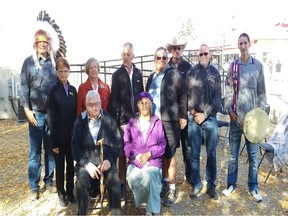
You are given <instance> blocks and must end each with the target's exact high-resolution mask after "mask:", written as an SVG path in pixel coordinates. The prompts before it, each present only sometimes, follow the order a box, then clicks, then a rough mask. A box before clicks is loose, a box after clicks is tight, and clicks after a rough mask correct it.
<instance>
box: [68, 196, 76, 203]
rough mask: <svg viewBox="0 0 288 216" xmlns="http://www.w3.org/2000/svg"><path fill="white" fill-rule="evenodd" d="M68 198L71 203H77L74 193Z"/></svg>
mask: <svg viewBox="0 0 288 216" xmlns="http://www.w3.org/2000/svg"><path fill="white" fill-rule="evenodd" d="M67 200H68V201H69V202H70V203H75V202H76V199H75V196H74V195H73V194H71V195H67Z"/></svg>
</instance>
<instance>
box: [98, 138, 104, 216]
mask: <svg viewBox="0 0 288 216" xmlns="http://www.w3.org/2000/svg"><path fill="white" fill-rule="evenodd" d="M103 144H104V138H102V139H100V140H98V141H97V142H96V145H99V146H100V171H101V175H100V204H101V215H103V200H104V175H103V169H102V167H101V166H102V165H103V161H104V152H103Z"/></svg>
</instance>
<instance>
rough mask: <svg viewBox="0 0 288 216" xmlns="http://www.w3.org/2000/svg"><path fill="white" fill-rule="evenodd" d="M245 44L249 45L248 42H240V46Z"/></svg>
mask: <svg viewBox="0 0 288 216" xmlns="http://www.w3.org/2000/svg"><path fill="white" fill-rule="evenodd" d="M243 44H245V45H247V44H248V41H244V42H240V43H239V45H240V46H242V45H243Z"/></svg>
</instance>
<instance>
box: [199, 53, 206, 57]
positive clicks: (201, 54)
mask: <svg viewBox="0 0 288 216" xmlns="http://www.w3.org/2000/svg"><path fill="white" fill-rule="evenodd" d="M203 55H204V56H207V55H208V52H204V53H200V54H199V56H200V57H202V56H203Z"/></svg>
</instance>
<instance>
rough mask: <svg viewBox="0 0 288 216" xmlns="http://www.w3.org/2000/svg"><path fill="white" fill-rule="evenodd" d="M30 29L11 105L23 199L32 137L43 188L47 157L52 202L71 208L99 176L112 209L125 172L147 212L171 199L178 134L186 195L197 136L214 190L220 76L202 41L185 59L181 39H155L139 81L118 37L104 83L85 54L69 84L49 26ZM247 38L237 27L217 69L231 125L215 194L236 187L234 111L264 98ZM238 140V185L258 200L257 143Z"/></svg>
mask: <svg viewBox="0 0 288 216" xmlns="http://www.w3.org/2000/svg"><path fill="white" fill-rule="evenodd" d="M34 39H35V41H34V48H35V53H34V54H33V55H31V56H29V57H28V58H27V59H26V60H25V61H24V63H23V67H22V71H21V105H22V106H23V108H24V111H25V113H26V116H27V119H28V122H29V140H30V153H29V163H28V178H29V184H30V188H31V198H32V200H35V199H38V198H39V182H40V176H41V150H42V141H43V144H44V150H45V154H44V155H45V160H44V161H45V176H44V179H43V180H44V183H45V188H46V189H47V190H49V191H50V192H55V191H56V190H54V188H53V176H54V165H55V163H56V188H57V193H58V197H59V203H60V205H61V206H67V205H68V203H69V202H71V203H73V202H76V200H77V203H78V214H81V215H82V214H86V212H87V208H88V198H89V196H94V195H95V194H96V193H98V192H99V188H100V178H101V177H102V178H103V177H104V184H105V185H106V188H107V189H108V193H109V206H110V209H111V214H112V215H114V214H117V215H118V214H121V196H123V194H124V193H125V190H126V180H127V182H128V184H129V187H130V188H131V189H132V191H133V195H134V204H135V206H136V207H139V206H140V204H141V203H146V214H147V215H159V214H160V212H161V203H163V204H164V205H165V206H172V205H173V204H174V202H175V201H176V199H177V191H176V184H175V180H176V170H177V164H176V158H175V155H176V151H177V149H178V148H179V147H180V144H181V145H182V155H183V164H184V168H185V178H186V180H187V182H188V183H189V184H190V185H191V188H192V189H191V193H190V198H191V199H195V198H197V197H198V196H199V194H200V193H201V190H202V181H201V174H200V151H201V145H202V143H203V142H204V143H205V147H206V153H207V161H206V175H205V176H206V181H207V194H208V195H209V197H210V198H211V199H218V195H217V191H216V177H217V161H216V150H217V148H216V147H217V143H218V129H217V117H216V115H217V112H219V111H220V109H222V107H223V104H222V101H223V100H222V99H223V96H222V95H221V77H220V74H219V71H218V70H217V69H216V68H215V67H214V66H213V65H212V64H211V63H210V59H211V52H210V49H209V47H208V46H207V45H206V44H202V45H201V46H200V48H199V53H198V57H199V63H198V64H197V65H196V66H194V67H192V66H191V64H190V63H189V62H187V61H186V60H185V59H184V58H183V56H182V52H183V50H184V49H185V47H186V45H187V43H186V42H185V41H181V39H179V38H174V39H173V41H172V43H168V44H166V47H159V48H158V49H156V51H155V54H154V64H155V70H154V71H153V72H152V73H151V74H150V76H149V78H148V80H147V84H146V86H145V88H144V84H143V77H142V73H141V71H140V70H139V69H138V68H137V67H136V65H135V64H133V63H132V61H133V58H134V48H133V45H132V44H131V43H129V42H127V43H125V44H124V45H123V47H122V48H123V49H122V52H121V57H122V61H123V64H122V65H121V67H120V68H119V69H117V70H116V71H115V72H114V73H113V75H112V83H111V91H110V87H109V85H108V84H107V83H105V82H103V81H102V80H101V79H100V78H99V77H98V74H99V71H100V64H99V62H98V60H97V59H95V58H90V59H88V61H87V62H86V64H85V71H86V73H87V75H88V78H87V80H86V81H85V82H84V83H82V84H81V85H80V86H79V88H78V91H77V90H76V88H75V87H74V86H72V85H71V84H70V83H69V81H68V77H69V73H70V66H69V63H68V61H67V60H66V59H65V58H62V57H60V58H58V59H54V56H53V55H52V53H51V52H53V49H52V46H51V40H52V39H51V37H50V35H49V33H47V32H45V31H44V30H39V31H37V32H36V33H35V36H34ZM250 46H251V43H250V38H249V36H248V35H247V34H246V33H243V34H241V35H240V36H239V38H238V48H239V50H240V52H241V56H240V58H239V59H238V60H236V61H234V62H233V63H232V64H231V66H230V69H229V72H228V74H227V77H226V91H225V92H226V95H225V106H224V108H225V110H226V111H227V112H228V113H229V115H230V120H231V129H230V134H229V135H230V158H229V166H228V177H227V188H226V189H225V190H224V191H223V192H222V193H223V195H225V196H230V195H231V194H232V193H233V192H234V191H235V189H236V184H237V174H238V155H239V148H240V141H241V135H242V132H243V131H242V124H243V118H244V116H245V114H246V113H247V112H248V111H250V110H251V109H253V108H255V107H260V108H261V109H263V110H265V108H266V92H265V81H264V80H265V79H264V72H263V67H262V64H261V63H260V62H259V61H258V60H256V59H255V58H252V57H251V56H250V54H249V47H250ZM169 53H171V55H172V57H171V58H170V59H169V58H168V54H169ZM246 146H247V152H248V155H249V156H248V158H249V176H248V178H249V180H248V189H249V193H250V194H251V195H252V196H253V198H254V199H255V201H257V202H260V201H262V197H261V195H260V194H259V193H258V180H257V163H258V161H257V153H258V152H257V151H258V146H257V145H255V144H253V143H250V142H249V141H248V140H247V139H246ZM101 158H102V159H101ZM74 161H76V165H75V167H74ZM65 162H66V163H65ZM65 167H66V170H65ZM75 170H76V183H75V184H76V198H75V197H74V193H73V191H74V172H75ZM65 173H66V175H65ZM65 176H66V184H65Z"/></svg>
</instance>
